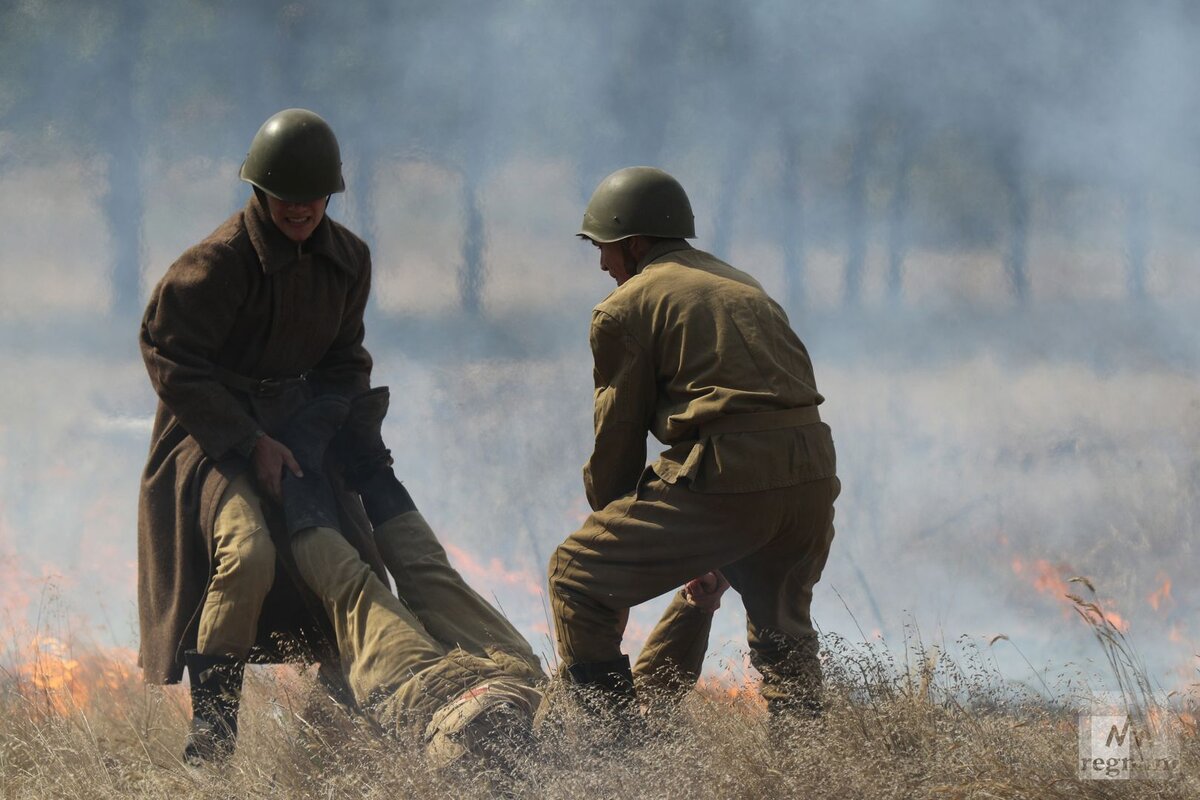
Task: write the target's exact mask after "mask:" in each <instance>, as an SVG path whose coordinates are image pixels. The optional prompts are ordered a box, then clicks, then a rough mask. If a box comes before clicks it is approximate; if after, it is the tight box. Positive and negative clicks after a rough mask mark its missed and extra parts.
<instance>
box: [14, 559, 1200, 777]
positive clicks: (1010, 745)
mask: <svg viewBox="0 0 1200 800" xmlns="http://www.w3.org/2000/svg"><path fill="white" fill-rule="evenodd" d="M1073 588H1077V589H1078V590H1079V594H1078V595H1076V597H1075V599H1074V600H1073V601H1072V602H1073V603H1074V606H1075V609H1076V612H1077V614H1078V616H1079V618H1080V621H1081V624H1086V625H1088V626H1090V627H1091V629H1092V632H1093V633H1094V634H1095V640H1096V645H1097V647H1098V648H1099V649H1100V650H1102V651H1103V653H1104V655H1105V658H1106V660H1107V662H1108V669H1109V670H1110V675H1109V678H1110V679H1111V680H1110V685H1112V686H1114V687H1117V688H1118V690H1119V692H1120V694H1121V696H1123V697H1124V702H1125V703H1126V704H1127V705H1128V707H1131V708H1134V709H1138V710H1140V712H1141V713H1143V714H1145V715H1147V716H1146V719H1150V720H1153V721H1155V723H1156V724H1158V725H1159V726H1160V728H1161V730H1162V731H1164V732H1166V733H1164V737H1165V736H1166V735H1167V734H1169V735H1170V737H1171V740H1172V742H1173V744H1174V747H1175V749H1174V751H1173V752H1172V756H1173V757H1176V758H1177V759H1178V760H1177V762H1172V763H1171V764H1170V766H1169V769H1168V770H1167V772H1169V774H1170V777H1158V778H1156V779H1134V780H1108V781H1105V780H1081V779H1079V778H1078V777H1077V765H1078V762H1079V757H1078V744H1077V730H1078V719H1077V713H1078V709H1079V708H1080V707H1081V705H1086V703H1087V701H1088V700H1089V698H1087V697H1084V696H1082V695H1081V694H1079V691H1080V688H1079V687H1080V686H1081V685H1082V683H1081V682H1079V681H1077V680H1076V677H1077V676H1073V675H1071V674H1070V673H1069V670H1068V671H1064V672H1063V673H1062V674H1060V675H1059V677H1058V678H1056V679H1055V682H1054V685H1050V684H1047V685H1045V686H1043V687H1039V688H1038V689H1037V690H1034V689H1031V688H1028V687H1025V686H1022V685H1019V684H1015V683H1013V682H1010V681H1008V680H1006V679H1005V677H1004V676H1003V675H1001V674H1000V672H999V671H998V668H997V667H996V662H995V660H994V659H993V657H992V655H991V654H990V653H989V647H990V645H986V644H985V645H983V646H976V645H972V644H971V643H970V640H968V639H966V638H964V640H962V641H961V642H960V645H961V646H960V647H958V648H956V651H955V652H954V653H953V654H950V653H948V652H945V651H944V650H942V649H939V648H938V647H934V646H928V645H926V644H924V643H923V642H922V641H921V638H920V634H919V632H917V631H913V632H912V633H911V634H910V636H909V639H908V641H906V642H903V643H895V645H894V646H892V647H887V646H885V645H883V644H882V643H873V644H856V643H853V642H851V641H847V640H845V639H841V638H837V637H829V638H827V639H826V642H825V645H826V646H825V658H826V669H827V676H828V685H829V692H828V701H827V704H828V711H827V714H826V716H825V718H824V719H823V720H822V721H820V722H819V723H811V722H806V723H793V724H790V725H787V726H779V725H774V726H773V725H771V724H770V723H769V721H768V719H767V718H766V715H765V712H764V711H763V709H762V707H761V705H760V703H759V700H758V696H757V694H756V692H755V691H754V689H753V686H752V685H750V686H746V685H743V686H730V685H726V684H720V683H716V682H711V681H710V682H706V683H703V684H702V685H701V687H700V688H699V689H698V690H697V691H695V692H693V693H691V695H689V696H688V697H687V698H686V699H685V700H684V702H683V703H682V704H681V705H680V706H679V707H677V708H675V709H673V710H670V711H665V712H661V713H660V715H659V716H657V717H655V724H654V726H653V730H654V733H653V735H652V736H651V737H650V738H648V739H647V740H646V741H643V742H639V743H635V744H632V745H630V746H629V747H627V748H624V749H620V750H616V751H613V750H608V751H603V750H596V749H591V748H588V747H585V746H582V745H581V744H580V742H581V739H580V738H578V737H580V736H581V735H586V736H587V737H589V738H588V740H589V741H591V740H594V738H595V737H596V736H599V737H600V738H601V739H603V738H604V734H603V733H602V732H596V731H586V730H585V731H580V730H578V729H575V730H574V731H573V732H572V731H569V732H568V733H569V735H567V736H565V737H556V738H554V739H551V740H543V741H541V742H539V744H538V748H537V750H536V751H531V752H529V753H527V754H523V756H522V758H521V759H520V760H521V762H522V763H523V765H524V766H523V769H522V771H521V774H519V775H518V776H517V777H515V778H500V777H488V776H478V775H476V776H463V775H458V776H446V775H434V774H431V773H429V772H428V771H427V770H426V769H425V767H424V766H423V765H422V761H421V758H420V754H419V750H418V749H417V748H416V747H415V746H414V744H413V743H412V742H411V741H407V740H403V739H398V738H394V737H389V736H385V735H383V734H381V733H379V732H378V731H376V730H374V729H373V728H372V726H371V725H370V724H368V723H367V722H366V721H364V720H363V719H361V718H359V717H357V716H355V715H353V714H350V713H347V712H345V711H343V710H342V709H341V708H339V707H337V706H335V705H334V704H333V703H332V702H331V701H329V700H328V699H327V698H324V697H323V696H321V694H320V693H319V692H318V691H317V690H316V689H315V681H314V680H313V679H312V678H311V676H310V673H309V672H306V671H304V670H301V669H297V668H293V667H259V668H254V669H251V670H250V671H248V682H247V691H246V700H245V705H244V707H243V712H242V727H243V732H242V738H241V742H240V748H239V750H238V752H237V754H236V755H235V757H234V758H233V759H232V761H231V762H230V763H229V764H227V765H226V766H224V767H223V768H220V769H211V770H195V769H191V768H188V767H185V766H183V765H182V764H181V763H180V761H179V760H178V758H177V755H178V753H179V752H180V749H181V746H182V743H183V738H184V735H185V733H186V729H187V725H188V711H187V698H186V691H185V690H184V689H183V688H181V687H171V688H167V689H162V688H159V687H146V686H143V685H142V684H141V683H140V680H139V674H138V671H137V670H136V668H134V667H132V666H131V663H130V658H131V657H132V654H131V653H129V652H128V651H123V650H98V649H91V650H89V649H87V648H78V649H77V648H72V647H70V646H68V645H66V644H63V643H62V641H61V640H59V639H51V638H49V637H48V636H42V637H40V638H35V639H34V640H32V641H31V642H26V643H23V644H21V645H20V646H18V644H17V643H16V642H15V641H14V643H13V644H11V645H10V646H9V647H8V648H7V650H6V651H5V653H4V655H3V662H2V663H3V671H2V672H0V797H4V798H12V800H17V799H18V798H43V797H79V798H101V797H170V798H173V800H180V799H181V798H191V797H197V798H199V797H206V798H207V797H231V798H232V797H237V798H251V797H313V798H332V797H356V798H357V797H371V798H374V797H455V798H466V797H491V796H498V795H505V796H516V797H562V798H573V797H664V798H665V797H689V798H726V797H744V798H759V797H837V798H840V797H844V798H877V797H879V798H882V797H896V798H910V797H929V798H948V797H979V798H994V797H1029V798H1077V797H1096V798H1100V797H1138V798H1144V797H1164V798H1168V797H1180V798H1190V797H1195V796H1197V795H1198V794H1200V739H1197V737H1196V735H1195V727H1194V723H1193V720H1192V717H1191V715H1190V714H1189V713H1188V710H1187V709H1188V708H1189V706H1188V699H1189V698H1186V697H1181V696H1179V695H1175V696H1173V697H1171V698H1161V697H1159V698H1157V699H1156V698H1155V697H1154V696H1153V693H1152V692H1151V691H1150V688H1149V686H1148V684H1147V682H1146V680H1145V677H1144V675H1143V674H1142V673H1140V672H1139V671H1138V670H1139V664H1138V660H1137V657H1136V654H1135V653H1133V652H1132V650H1131V648H1130V646H1129V644H1128V642H1127V641H1126V640H1125V638H1124V637H1123V635H1122V634H1121V633H1120V631H1118V630H1117V629H1116V628H1114V627H1113V626H1112V625H1111V623H1109V622H1107V621H1106V619H1105V618H1104V616H1103V614H1102V613H1101V611H1100V610H1099V607H1098V606H1095V605H1093V604H1091V603H1090V602H1089V600H1088V597H1090V595H1091V592H1090V588H1089V587H1088V586H1087V584H1086V582H1085V581H1079V582H1077V583H1076V584H1074V585H1073ZM1004 644H1008V643H1001V642H994V643H993V645H995V646H1003V645H1004ZM1156 774H1158V775H1160V776H1161V775H1163V774H1166V773H1162V772H1160V773H1156Z"/></svg>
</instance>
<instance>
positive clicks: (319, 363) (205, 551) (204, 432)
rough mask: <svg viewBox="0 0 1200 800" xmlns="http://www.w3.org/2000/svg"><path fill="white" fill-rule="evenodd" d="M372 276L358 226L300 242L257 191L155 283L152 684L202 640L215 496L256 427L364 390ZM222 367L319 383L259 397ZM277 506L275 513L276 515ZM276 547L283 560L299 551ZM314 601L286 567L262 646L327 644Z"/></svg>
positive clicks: (151, 321) (148, 627)
mask: <svg viewBox="0 0 1200 800" xmlns="http://www.w3.org/2000/svg"><path fill="white" fill-rule="evenodd" d="M370 284H371V262H370V254H369V252H368V249H367V246H366V244H364V243H363V242H362V241H361V240H360V239H359V238H358V237H356V236H355V235H354V234H352V233H350V232H349V231H348V230H346V229H345V228H343V227H342V226H341V225H339V224H337V223H336V222H334V221H333V220H330V219H329V218H328V217H326V218H325V219H324V220H322V222H321V224H320V225H319V226H318V228H317V230H316V231H315V232H314V233H313V235H312V236H311V237H310V238H309V240H308V241H306V242H305V243H304V245H303V247H301V246H300V245H297V244H296V243H294V242H292V241H291V240H289V239H288V238H287V237H285V236H284V235H283V233H281V232H280V231H279V230H278V229H277V228H276V227H275V226H274V224H273V223H272V222H271V221H270V218H269V217H268V216H267V213H266V211H265V209H263V208H262V207H261V205H260V204H259V202H258V200H257V199H256V198H255V197H251V198H250V200H249V202H248V203H247V204H246V206H245V208H244V209H243V210H242V211H239V212H238V213H236V214H234V215H233V216H232V217H230V218H229V219H228V220H226V221H225V223H224V224H222V225H221V226H220V227H219V228H217V230H216V231H214V232H213V233H212V234H211V235H209V236H208V238H206V239H205V240H204V241H203V242H201V243H200V244H198V245H196V246H194V247H192V248H190V249H189V250H188V251H187V252H185V253H184V254H183V255H182V256H181V257H180V258H179V260H178V261H176V262H175V263H174V264H173V265H171V267H170V269H168V270H167V273H166V275H164V276H163V278H162V280H161V281H160V282H159V284H158V286H157V287H155V289H154V292H153V293H152V295H151V298H150V302H149V305H148V306H147V308H146V312H145V315H144V317H143V320H142V327H141V332H140V339H139V343H140V345H141V351H142V358H143V359H144V361H145V364H146V369H147V372H148V373H149V376H150V383H151V384H152V386H153V387H154V391H155V392H156V393H157V394H158V397H159V404H158V411H157V414H156V416H155V420H154V428H153V432H152V434H151V443H150V453H149V457H148V459H147V462H146V468H145V470H144V472H143V474H142V484H141V494H140V499H139V503H138V616H139V622H140V628H141V646H140V651H139V660H140V663H141V665H142V667H143V670H144V674H145V678H146V680H147V681H148V682H152V683H170V682H174V681H177V680H179V678H180V676H181V672H182V665H181V653H182V652H183V651H184V650H186V649H189V648H192V647H195V638H196V623H197V620H198V616H199V610H200V608H201V605H202V603H203V600H204V595H205V592H206V591H207V587H208V581H209V579H210V577H211V569H212V565H211V557H212V529H213V522H214V519H215V516H216V510H217V505H218V501H219V500H220V498H221V495H222V493H223V492H224V490H225V487H226V486H228V483H229V481H230V480H231V479H233V478H234V477H236V476H237V475H239V474H241V473H242V472H243V471H245V470H246V469H247V468H248V467H249V464H248V461H247V459H246V458H245V457H243V456H242V455H241V454H240V452H239V450H240V449H241V448H242V446H243V445H244V444H246V443H248V442H250V441H252V437H253V436H254V434H255V432H256V431H258V430H263V431H265V432H266V433H268V434H272V435H278V433H279V428H280V427H281V425H282V424H283V423H284V422H285V421H286V419H287V418H288V417H289V416H290V414H291V413H292V412H293V411H294V410H295V409H296V408H297V407H298V406H299V405H301V404H302V403H304V402H305V401H306V399H307V398H308V397H309V396H311V394H312V393H313V392H314V391H339V392H342V393H344V394H347V395H354V394H357V393H360V392H362V391H365V390H366V389H367V388H368V387H369V385H370V374H371V358H370V356H369V355H368V353H367V351H366V350H365V349H364V348H363V344H362V342H363V332H364V331H363V310H364V308H365V307H366V303H367V297H368V294H369V291H370ZM217 368H220V369H224V370H227V371H228V372H230V373H234V374H235V375H239V376H244V377H248V378H252V379H256V380H257V379H262V378H284V377H291V376H296V375H300V374H302V373H306V372H309V373H311V376H312V380H311V381H310V382H309V384H300V385H299V386H298V387H294V388H292V389H289V390H288V391H285V392H282V393H280V394H278V395H273V396H264V397H258V396H251V395H249V394H247V393H245V392H242V391H239V390H237V389H233V388H230V387H229V386H227V385H225V384H223V383H222V382H221V381H220V380H218V378H217V375H216V374H214V370H216V369H217ZM314 385H315V387H316V388H315V389H314ZM339 496H340V498H341V501H342V517H343V519H342V522H343V528H344V532H345V534H346V537H347V539H349V540H350V541H351V543H352V544H354V545H355V546H356V547H358V549H359V551H360V553H362V554H363V556H364V558H366V559H367V561H368V563H370V564H371V565H372V566H373V567H374V568H375V569H376V572H377V573H378V574H379V575H380V577H381V578H382V579H383V580H384V583H385V584H386V583H387V582H388V581H387V578H386V577H385V575H386V572H385V571H384V568H383V565H382V561H381V560H380V559H379V557H378V553H377V552H376V551H375V550H374V544H373V542H372V540H371V534H370V526H369V523H368V522H367V519H366V515H365V514H364V513H363V511H362V507H361V504H359V503H358V501H357V497H356V496H354V495H351V494H350V493H348V492H346V491H344V490H343V491H341V493H340V495H339ZM268 505H269V506H271V507H270V508H268V509H266V510H267V513H268V515H269V516H272V517H279V516H281V515H280V514H279V512H278V509H277V508H275V507H274V506H273V504H269V503H268ZM271 521H272V523H273V524H272V530H273V531H275V530H278V529H279V527H280V526H278V525H277V524H274V523H276V522H277V520H276V519H275V518H273V519H272V520H271ZM278 543H279V542H278V540H277V544H278ZM278 552H279V554H280V557H281V561H283V562H284V563H285V564H286V562H287V561H288V559H290V549H289V548H287V547H286V546H284V547H279V548H278ZM306 597H307V600H308V601H309V602H308V603H306V602H305V598H306ZM311 600H312V598H311V597H309V596H308V595H307V593H306V590H301V589H300V588H299V585H298V584H297V582H296V581H295V580H291V579H288V575H287V574H283V573H280V574H278V575H277V577H276V581H275V586H274V588H272V590H271V593H270V594H269V595H268V597H267V600H266V604H265V606H264V609H263V613H262V616H261V617H260V624H259V636H260V645H261V646H262V647H263V648H267V649H268V650H269V648H270V645H271V644H272V643H271V641H270V636H271V634H273V633H284V634H291V635H293V636H294V637H296V638H300V639H304V640H306V641H308V642H310V643H315V642H314V640H317V641H319V640H320V639H322V638H325V636H326V635H327V634H328V631H327V630H326V626H327V622H326V621H325V620H324V614H319V615H316V614H313V613H310V611H309V608H311V607H312V603H311Z"/></svg>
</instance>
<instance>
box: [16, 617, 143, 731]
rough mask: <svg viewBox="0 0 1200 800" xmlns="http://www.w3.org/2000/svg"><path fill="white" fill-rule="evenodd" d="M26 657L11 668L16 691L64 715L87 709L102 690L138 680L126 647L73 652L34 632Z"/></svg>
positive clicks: (35, 704)
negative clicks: (79, 652) (35, 634)
mask: <svg viewBox="0 0 1200 800" xmlns="http://www.w3.org/2000/svg"><path fill="white" fill-rule="evenodd" d="M26 649H27V652H26V654H25V655H26V656H27V659H26V660H25V661H24V662H23V663H20V664H18V665H17V666H16V667H15V669H13V671H12V674H13V675H14V676H15V677H16V688H17V691H18V692H19V693H20V694H21V696H22V697H24V698H25V699H26V700H28V701H29V702H30V705H31V707H34V708H40V709H42V710H44V711H46V712H48V713H52V714H56V715H59V716H66V715H68V714H70V713H72V712H75V711H80V710H87V709H89V708H91V707H93V706H94V705H95V703H96V702H98V701H99V700H100V699H101V698H102V697H103V696H104V695H105V694H108V695H111V694H112V693H113V692H114V691H116V690H118V689H121V688H122V687H125V686H128V685H130V684H131V683H134V682H135V681H137V680H138V678H137V674H138V670H137V665H136V657H135V655H134V653H133V651H131V650H128V649H126V648H110V649H96V650H89V651H87V652H85V653H81V654H75V653H73V652H72V649H71V648H70V647H68V646H67V645H66V644H64V643H63V642H62V641H60V640H59V639H56V638H54V637H53V636H47V635H37V636H34V637H33V639H32V640H31V641H30V643H29V644H28V645H27V648H26Z"/></svg>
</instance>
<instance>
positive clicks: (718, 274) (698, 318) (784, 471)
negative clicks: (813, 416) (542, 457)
mask: <svg viewBox="0 0 1200 800" xmlns="http://www.w3.org/2000/svg"><path fill="white" fill-rule="evenodd" d="M591 346H592V355H593V358H594V362H595V371H594V379H595V390H596V391H595V427H596V441H595V449H594V451H593V453H592V456H591V458H590V459H589V461H588V463H587V465H586V466H585V467H584V484H585V487H586V489H587V496H588V501H589V502H590V503H591V506H592V508H593V509H596V510H599V509H601V508H603V507H604V506H606V505H608V503H610V502H612V501H613V500H615V499H617V498H618V497H621V496H622V495H624V494H627V493H629V492H632V491H634V490H635V489H636V488H637V484H638V481H639V479H640V477H641V475H642V472H643V469H644V467H645V464H646V434H647V432H651V433H653V434H654V435H655V437H656V438H657V439H658V440H659V441H660V442H662V443H663V444H665V445H667V446H668V449H667V450H666V451H664V452H663V453H662V454H661V455H660V456H659V458H658V460H657V461H655V462H654V464H653V465H652V469H653V471H654V472H655V473H656V474H657V475H658V476H659V477H660V478H661V479H662V480H664V481H666V482H667V483H672V484H673V483H675V482H677V481H678V480H680V479H681V478H686V479H687V481H688V483H689V485H690V487H691V489H692V490H694V491H699V492H705V493H741V492H753V491H760V490H764V489H773V488H779V487H782V486H791V485H794V484H797V483H801V482H804V481H811V480H818V479H821V478H828V477H830V476H833V475H834V474H835V472H836V458H835V454H834V447H833V438H832V435H831V433H830V430H829V427H828V426H827V425H825V424H824V423H822V422H816V423H814V424H806V425H801V426H798V427H793V428H786V429H777V430H765V431H758V432H753V433H714V434H711V435H709V434H706V433H705V431H704V430H703V428H704V426H705V425H707V424H710V423H715V422H716V421H717V420H720V419H722V418H724V417H729V416H732V415H741V414H753V413H757V412H769V411H778V410H783V409H793V408H801V407H806V406H816V405H819V404H820V403H821V402H823V400H824V398H822V397H821V395H820V394H819V393H818V392H817V388H816V380H815V379H814V377H813V369H812V362H811V361H810V360H809V356H808V351H807V350H806V349H805V347H804V345H803V343H801V341H800V339H799V338H798V337H797V336H796V334H795V332H793V331H792V329H791V327H790V326H789V324H788V320H787V315H786V314H785V313H784V311H783V309H782V308H780V306H779V305H778V304H777V303H775V301H773V300H772V299H771V298H770V297H768V296H767V294H766V293H765V292H764V291H763V290H762V287H761V286H760V285H759V284H758V282H757V281H755V280H754V278H752V277H750V276H749V275H747V274H746V273H744V272H741V271H739V270H737V269H734V268H733V267H731V266H730V265H728V264H726V263H724V262H723V261H721V260H719V259H717V258H715V257H713V256H711V255H709V254H708V253H705V252H703V251H700V250H696V249H694V248H692V247H691V246H690V245H688V244H687V243H686V242H685V241H683V240H682V239H673V240H666V241H662V242H660V243H658V245H657V246H656V247H655V248H654V249H653V250H651V252H650V253H649V254H648V255H647V257H646V258H645V259H644V260H643V263H642V264H641V265H640V268H639V270H638V274H636V275H634V276H633V277H631V278H630V279H629V280H628V281H626V282H625V284H624V285H622V286H619V287H617V289H616V290H615V291H613V293H612V294H610V295H609V296H608V297H607V298H606V299H605V300H604V301H603V302H602V303H600V304H599V305H598V306H596V308H595V310H594V311H593V313H592V324H591Z"/></svg>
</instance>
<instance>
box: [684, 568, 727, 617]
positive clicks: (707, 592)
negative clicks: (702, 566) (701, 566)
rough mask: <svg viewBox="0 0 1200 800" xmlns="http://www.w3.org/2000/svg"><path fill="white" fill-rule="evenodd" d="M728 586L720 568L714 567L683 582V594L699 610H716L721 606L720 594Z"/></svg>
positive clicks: (723, 592)
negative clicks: (697, 576)
mask: <svg viewBox="0 0 1200 800" xmlns="http://www.w3.org/2000/svg"><path fill="white" fill-rule="evenodd" d="M728 588H729V581H728V580H726V579H725V576H724V575H722V574H721V571H720V570H717V569H714V570H713V571H712V572H706V573H704V574H703V575H701V576H700V577H699V578H692V579H691V580H690V581H688V582H687V583H686V584H684V586H683V596H684V597H685V598H686V599H687V601H688V603H690V604H691V605H693V606H695V607H696V608H698V609H700V610H701V611H716V610H717V609H718V608H720V607H721V595H723V594H725V590H726V589H728Z"/></svg>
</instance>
